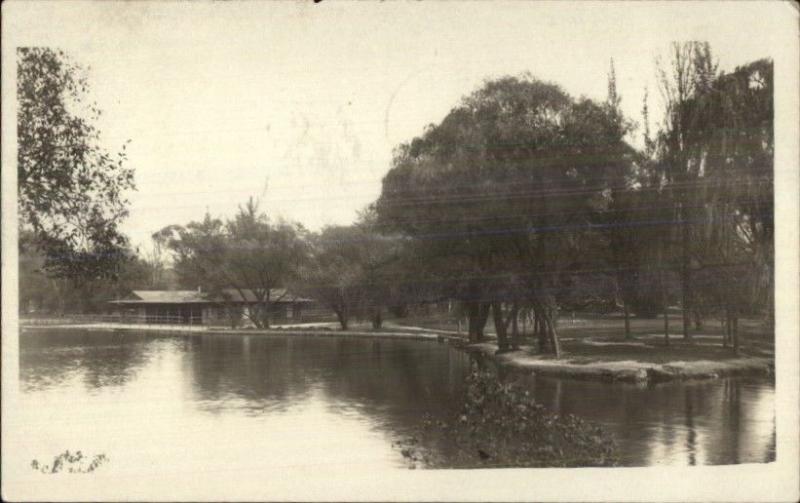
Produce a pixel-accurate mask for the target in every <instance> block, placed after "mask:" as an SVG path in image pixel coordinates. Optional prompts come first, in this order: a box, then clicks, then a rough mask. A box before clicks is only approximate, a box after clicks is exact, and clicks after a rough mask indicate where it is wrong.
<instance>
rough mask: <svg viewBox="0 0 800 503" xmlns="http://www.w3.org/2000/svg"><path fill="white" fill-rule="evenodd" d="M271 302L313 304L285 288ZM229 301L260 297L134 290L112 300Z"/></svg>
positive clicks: (246, 292)
mask: <svg viewBox="0 0 800 503" xmlns="http://www.w3.org/2000/svg"><path fill="white" fill-rule="evenodd" d="M269 299H270V302H302V303H306V302H311V299H306V298H303V297H298V296H296V295H294V294H292V293H289V292H288V291H287V290H286V289H285V288H273V289H271V290H270V293H269ZM223 300H227V301H228V302H236V303H254V302H258V296H257V295H256V293H255V292H253V290H251V289H242V290H241V292H240V291H239V290H237V289H235V288H226V289H224V290H223V291H222V296H215V297H211V296H210V294H209V293H208V292H200V291H197V290H134V291H133V292H131V294H130V295H128V296H127V297H125V298H124V299H121V300H112V301H110V302H111V303H112V304H213V303H216V302H220V301H223Z"/></svg>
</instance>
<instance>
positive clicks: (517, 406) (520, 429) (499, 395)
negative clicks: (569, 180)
mask: <svg viewBox="0 0 800 503" xmlns="http://www.w3.org/2000/svg"><path fill="white" fill-rule="evenodd" d="M426 425H427V428H429V429H431V428H433V429H435V430H436V431H438V432H441V433H444V434H445V436H446V437H447V440H448V442H449V443H452V444H453V445H455V446H456V451H455V452H454V453H452V454H450V455H449V456H448V459H433V458H430V457H429V456H427V455H425V454H422V455H417V454H416V453H413V451H411V452H410V453H409V454H411V456H413V457H420V458H422V459H423V460H426V461H427V462H428V463H429V464H430V465H432V466H434V467H435V466H438V464H442V465H443V466H448V467H453V468H481V467H483V468H486V467H577V466H613V465H614V464H615V463H616V455H615V447H614V443H613V441H612V440H611V438H610V437H609V436H608V435H607V434H606V433H604V432H603V430H602V429H601V428H600V427H597V426H594V425H591V424H590V423H587V422H585V421H583V420H581V419H580V418H578V417H575V416H573V415H571V414H570V415H566V416H558V415H555V414H552V413H550V412H548V411H547V410H546V409H545V408H544V407H543V406H542V405H540V404H537V403H536V402H535V400H534V399H533V397H531V396H530V393H529V392H528V391H527V390H526V389H525V388H524V386H522V385H520V384H518V383H515V382H502V381H500V380H499V379H498V377H497V375H495V374H494V373H491V372H489V371H486V370H478V369H477V368H473V370H472V372H471V373H470V374H469V375H468V376H467V388H466V396H465V399H464V406H463V408H462V410H461V411H460V413H459V414H458V415H457V417H454V418H453V419H452V420H450V421H444V422H441V421H440V422H436V423H432V422H431V421H430V420H426ZM423 444H424V442H423ZM407 457H408V456H407Z"/></svg>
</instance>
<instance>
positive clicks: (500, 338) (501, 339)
mask: <svg viewBox="0 0 800 503" xmlns="http://www.w3.org/2000/svg"><path fill="white" fill-rule="evenodd" d="M492 317H493V320H494V331H495V332H496V333H497V352H498V353H504V352H506V351H508V350H509V349H510V348H509V346H508V337H507V335H506V324H505V323H504V321H503V307H502V304H501V303H500V302H492Z"/></svg>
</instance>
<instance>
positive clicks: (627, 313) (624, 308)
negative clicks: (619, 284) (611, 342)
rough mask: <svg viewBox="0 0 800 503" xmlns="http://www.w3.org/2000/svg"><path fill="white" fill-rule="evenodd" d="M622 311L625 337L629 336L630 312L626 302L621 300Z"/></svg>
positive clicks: (628, 337)
mask: <svg viewBox="0 0 800 503" xmlns="http://www.w3.org/2000/svg"><path fill="white" fill-rule="evenodd" d="M622 312H623V313H624V314H625V338H626V339H630V338H631V312H630V309H628V303H627V302H625V301H623V302H622Z"/></svg>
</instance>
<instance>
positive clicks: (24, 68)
mask: <svg viewBox="0 0 800 503" xmlns="http://www.w3.org/2000/svg"><path fill="white" fill-rule="evenodd" d="M87 88H88V82H87V78H86V76H85V71H84V70H83V69H82V68H81V67H80V66H78V65H76V64H74V63H72V62H71V61H70V60H69V58H68V57H67V56H66V54H64V53H63V52H62V51H55V50H52V49H48V48H38V47H33V48H26V47H23V48H19V49H17V100H18V104H19V108H18V113H17V140H18V157H17V177H18V188H19V192H18V204H19V210H20V224H21V227H22V229H23V230H25V231H29V232H30V235H31V237H32V238H33V239H32V241H31V243H32V244H33V245H35V246H36V248H37V249H38V250H39V251H40V252H41V253H42V255H43V256H44V264H43V269H44V270H45V271H47V273H48V274H49V275H51V276H55V277H60V278H71V279H74V280H84V281H91V280H95V279H99V278H114V277H115V276H116V274H117V273H118V267H117V266H118V264H119V263H120V262H122V261H124V260H126V258H125V255H126V252H125V248H126V243H127V240H126V238H125V236H124V235H123V234H122V233H121V232H120V231H119V228H118V226H119V223H120V222H121V221H122V219H123V218H125V216H127V208H126V207H127V203H128V201H127V200H126V199H125V197H124V192H125V191H127V190H130V189H133V188H134V181H133V170H132V169H130V168H128V167H125V165H124V163H125V160H126V155H125V146H124V145H123V146H122V151H121V152H119V153H118V154H116V155H113V156H112V155H111V154H109V153H108V152H106V151H104V150H103V149H102V148H101V147H100V146H99V131H98V130H97V129H96V128H95V126H94V125H93V124H94V123H95V122H96V121H97V119H98V118H99V116H100V110H98V109H97V108H96V106H95V105H94V104H90V103H87V102H86V95H87Z"/></svg>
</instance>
